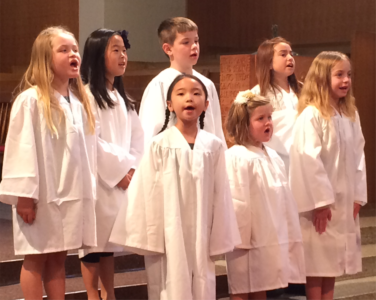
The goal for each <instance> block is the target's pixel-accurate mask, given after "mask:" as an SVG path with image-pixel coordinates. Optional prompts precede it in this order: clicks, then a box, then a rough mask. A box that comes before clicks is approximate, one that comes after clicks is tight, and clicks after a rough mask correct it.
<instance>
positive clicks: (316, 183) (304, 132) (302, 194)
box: [290, 108, 335, 212]
mask: <svg viewBox="0 0 376 300" xmlns="http://www.w3.org/2000/svg"><path fill="white" fill-rule="evenodd" d="M320 132H322V128H321V124H320V122H319V120H318V119H317V117H316V116H314V115H313V113H312V109H308V108H307V109H305V111H303V113H302V114H301V115H300V116H299V117H298V119H297V121H296V124H295V130H294V136H293V145H292V147H291V151H290V186H291V191H292V193H293V195H294V198H295V199H296V202H297V205H298V210H299V212H305V211H311V210H314V209H316V208H319V207H323V206H327V205H330V204H333V203H334V202H335V194H334V191H333V188H332V186H331V182H330V180H329V177H328V174H327V172H326V170H325V168H324V165H323V162H322V160H321V157H320V154H321V150H322V143H321V137H320V134H319V133H320Z"/></svg>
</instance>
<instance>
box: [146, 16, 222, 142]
mask: <svg viewBox="0 0 376 300" xmlns="http://www.w3.org/2000/svg"><path fill="white" fill-rule="evenodd" d="M197 31H198V28H197V25H196V24H195V23H194V22H193V21H191V20H189V19H187V18H183V17H176V18H172V19H167V20H165V21H163V22H162V23H161V24H160V25H159V28H158V36H159V41H160V43H161V45H162V49H163V51H164V52H165V53H166V55H167V56H168V57H169V59H170V62H171V65H170V67H169V68H167V69H165V70H163V71H162V72H161V73H159V74H158V75H157V76H156V77H155V78H154V79H153V80H152V81H151V82H150V83H149V84H148V86H147V87H146V89H145V92H144V94H143V96H142V101H141V106H140V113H139V115H140V120H141V124H142V127H143V129H144V134H145V142H144V145H145V147H147V146H148V144H149V143H150V140H151V139H152V137H154V136H155V135H157V134H158V132H159V131H160V130H161V128H162V126H163V122H164V120H165V110H166V107H167V104H166V95H167V90H168V88H169V86H170V84H171V82H172V81H173V80H174V79H175V77H176V76H178V75H180V74H182V73H185V74H193V75H194V76H196V77H198V78H199V79H200V80H201V81H202V82H203V83H204V85H205V87H206V89H207V91H208V101H209V106H208V109H207V111H206V115H205V129H204V130H205V131H207V132H210V133H212V134H214V135H216V136H217V137H218V138H219V139H221V140H222V142H223V144H224V145H226V140H225V137H224V135H223V130H222V119H221V118H222V116H221V110H220V105H219V99H218V94H217V91H216V89H215V86H214V83H213V82H212V81H211V80H210V79H209V78H206V77H205V76H203V75H201V74H200V73H198V72H196V71H195V70H193V66H194V65H195V64H196V63H197V60H198V58H199V54H200V45H199V41H198V33H197ZM175 123H176V119H175V118H171V120H170V121H169V123H168V126H167V128H169V127H171V126H173V125H174V124H175Z"/></svg>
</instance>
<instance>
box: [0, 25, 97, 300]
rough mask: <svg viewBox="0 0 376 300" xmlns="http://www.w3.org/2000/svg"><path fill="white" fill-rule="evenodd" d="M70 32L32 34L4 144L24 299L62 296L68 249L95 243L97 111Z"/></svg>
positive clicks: (5, 187) (5, 184) (5, 194)
mask: <svg viewBox="0 0 376 300" xmlns="http://www.w3.org/2000/svg"><path fill="white" fill-rule="evenodd" d="M80 64H81V58H80V55H79V53H78V45H77V42H76V40H75V38H74V36H73V34H72V33H70V32H68V31H66V30H65V29H63V28H61V27H50V28H47V29H45V30H43V31H42V32H41V33H40V34H39V35H38V37H37V38H36V40H35V42H34V44H33V48H32V53H31V61H30V65H29V67H28V69H27V71H26V73H25V74H24V76H23V79H22V81H21V83H20V86H19V88H20V93H19V95H18V97H17V98H16V99H15V101H14V103H13V107H12V111H11V116H10V124H9V132H8V138H7V141H6V144H5V156H4V169H3V180H2V182H1V185H0V201H2V202H4V203H8V204H12V205H13V234H14V248H15V254H16V255H25V259H24V262H23V266H22V270H21V279H20V281H21V288H22V291H23V294H24V297H25V299H33V300H35V299H42V296H43V287H42V280H43V282H44V288H45V290H46V293H47V296H48V298H49V299H64V295H65V258H66V255H67V251H68V250H72V249H77V248H80V247H83V246H88V247H93V246H96V228H95V203H94V198H95V185H96V178H95V176H96V175H95V169H96V137H95V134H94V129H95V128H94V125H95V124H94V122H95V121H94V116H93V114H92V112H91V110H90V104H89V100H88V99H87V96H86V93H85V90H84V86H83V84H82V81H81V79H80Z"/></svg>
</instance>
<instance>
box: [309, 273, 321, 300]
mask: <svg viewBox="0 0 376 300" xmlns="http://www.w3.org/2000/svg"><path fill="white" fill-rule="evenodd" d="M322 282H323V279H322V277H307V283H306V294H307V300H321V293H322Z"/></svg>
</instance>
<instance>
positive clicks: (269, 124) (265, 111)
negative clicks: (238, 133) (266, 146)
mask: <svg viewBox="0 0 376 300" xmlns="http://www.w3.org/2000/svg"><path fill="white" fill-rule="evenodd" d="M272 113H273V107H272V105H271V104H267V105H263V106H259V107H257V108H256V109H255V110H254V111H253V112H252V115H251V118H250V120H249V136H250V138H251V141H252V143H253V144H254V146H256V147H261V146H262V143H264V142H267V141H269V140H270V139H271V137H272V135H273V121H272Z"/></svg>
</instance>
